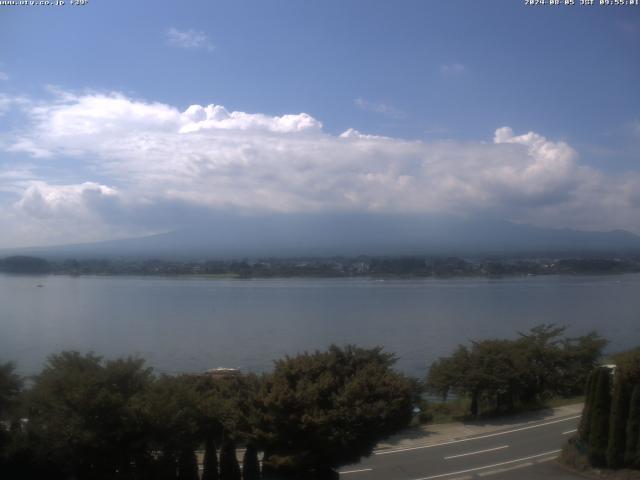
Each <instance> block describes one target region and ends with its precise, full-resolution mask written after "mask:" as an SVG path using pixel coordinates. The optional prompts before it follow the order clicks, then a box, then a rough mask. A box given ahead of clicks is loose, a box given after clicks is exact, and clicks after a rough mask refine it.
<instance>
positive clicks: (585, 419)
mask: <svg viewBox="0 0 640 480" xmlns="http://www.w3.org/2000/svg"><path fill="white" fill-rule="evenodd" d="M597 373H598V370H597V369H594V370H592V371H591V373H589V376H588V377H587V386H586V390H585V393H584V394H585V399H584V408H583V409H582V418H580V426H579V427H578V437H579V438H580V440H582V441H583V442H584V443H585V444H586V443H587V442H588V441H589V430H590V428H591V414H592V410H593V397H594V396H595V385H596V381H595V379H596V377H597Z"/></svg>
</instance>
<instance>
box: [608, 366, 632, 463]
mask: <svg viewBox="0 0 640 480" xmlns="http://www.w3.org/2000/svg"><path fill="white" fill-rule="evenodd" d="M628 414H629V386H628V384H627V381H626V379H625V378H624V376H623V375H621V374H620V372H616V374H615V375H614V386H613V398H612V401H611V416H610V419H609V446H608V447H607V466H608V467H609V468H613V469H616V468H621V467H622V465H623V464H624V452H625V441H626V433H627V432H626V425H627V419H628Z"/></svg>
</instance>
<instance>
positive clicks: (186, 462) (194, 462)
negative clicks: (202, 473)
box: [178, 448, 199, 480]
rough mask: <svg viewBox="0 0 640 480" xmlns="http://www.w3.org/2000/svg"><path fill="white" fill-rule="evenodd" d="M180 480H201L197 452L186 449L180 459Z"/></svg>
mask: <svg viewBox="0 0 640 480" xmlns="http://www.w3.org/2000/svg"><path fill="white" fill-rule="evenodd" d="M178 480H199V475H198V459H197V457H196V454H195V452H194V451H193V450H192V449H190V448H185V449H184V450H182V451H181V452H180V457H179V458H178Z"/></svg>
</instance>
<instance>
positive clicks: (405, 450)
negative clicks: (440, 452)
mask: <svg viewBox="0 0 640 480" xmlns="http://www.w3.org/2000/svg"><path fill="white" fill-rule="evenodd" d="M581 416H582V415H575V416H573V417H567V418H561V419H559V420H552V421H550V422H545V423H538V424H536V425H528V426H526V427H520V428H514V429H513V430H507V431H506V432H497V433H489V434H487V435H482V436H479V437H470V438H461V439H460V440H451V441H449V442H442V443H434V444H431V445H420V446H418V447H407V448H398V449H396V450H383V451H380V452H374V455H389V454H391V453H399V452H409V451H412V450H421V449H423V448H433V447H440V446H442V445H452V444H454V443H461V442H470V441H472V440H482V439H483V438H491V437H497V436H499V435H507V434H509V433H514V432H521V431H523V430H529V429H532V428H539V427H546V426H547V425H553V424H554V423H560V422H567V421H569V420H575V419H576V418H580V417H581Z"/></svg>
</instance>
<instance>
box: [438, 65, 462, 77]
mask: <svg viewBox="0 0 640 480" xmlns="http://www.w3.org/2000/svg"><path fill="white" fill-rule="evenodd" d="M466 72H467V67H465V66H464V65H463V64H461V63H448V64H446V65H442V66H440V73H441V74H442V75H443V76H445V77H452V76H454V75H462V74H463V73H466Z"/></svg>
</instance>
